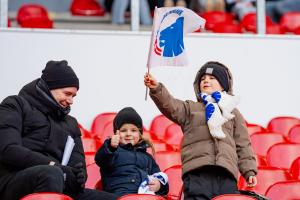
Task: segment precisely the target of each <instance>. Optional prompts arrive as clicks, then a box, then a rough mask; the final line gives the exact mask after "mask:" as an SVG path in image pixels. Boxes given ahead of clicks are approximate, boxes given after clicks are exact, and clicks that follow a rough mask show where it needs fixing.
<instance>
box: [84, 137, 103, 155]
mask: <svg viewBox="0 0 300 200" xmlns="http://www.w3.org/2000/svg"><path fill="white" fill-rule="evenodd" d="M81 140H82V145H83V149H84V152H96V151H97V150H98V149H99V147H100V146H101V145H102V142H101V140H99V139H93V138H82V139H81Z"/></svg>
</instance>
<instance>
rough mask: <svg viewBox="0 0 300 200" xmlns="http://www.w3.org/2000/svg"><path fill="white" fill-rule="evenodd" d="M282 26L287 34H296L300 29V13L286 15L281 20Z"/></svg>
mask: <svg viewBox="0 0 300 200" xmlns="http://www.w3.org/2000/svg"><path fill="white" fill-rule="evenodd" d="M280 26H281V27H282V28H283V29H284V30H285V31H286V32H294V31H295V30H296V29H297V28H298V27H300V12H288V13H284V14H283V15H282V17H281V18H280Z"/></svg>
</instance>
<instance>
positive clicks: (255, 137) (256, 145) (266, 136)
mask: <svg viewBox="0 0 300 200" xmlns="http://www.w3.org/2000/svg"><path fill="white" fill-rule="evenodd" d="M250 139H251V144H252V148H253V151H254V153H255V154H257V155H260V156H266V155H267V151H268V149H269V148H270V147H271V146H273V145H274V144H276V143H282V142H284V141H285V140H284V137H283V136H282V135H281V134H279V133H273V132H257V133H254V134H252V135H251V136H250Z"/></svg>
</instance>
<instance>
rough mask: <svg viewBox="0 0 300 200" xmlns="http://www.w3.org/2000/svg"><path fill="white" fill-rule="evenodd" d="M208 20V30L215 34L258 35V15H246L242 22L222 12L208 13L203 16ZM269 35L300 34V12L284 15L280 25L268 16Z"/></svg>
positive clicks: (267, 28)
mask: <svg viewBox="0 0 300 200" xmlns="http://www.w3.org/2000/svg"><path fill="white" fill-rule="evenodd" d="M202 17H203V18H205V19H206V25H205V27H206V29H207V30H210V31H212V32H215V33H243V32H251V33H256V32H257V27H256V13H248V14H246V15H245V16H244V17H243V18H242V20H241V22H240V23H239V22H237V21H236V20H234V16H233V15H232V14H230V13H226V12H221V11H212V12H207V13H204V14H203V15H202ZM265 20H266V33H267V34H284V33H294V34H299V33H300V12H288V13H285V14H283V16H282V17H281V20H280V23H279V24H277V23H274V22H273V21H272V19H271V18H270V17H269V16H266V19H265Z"/></svg>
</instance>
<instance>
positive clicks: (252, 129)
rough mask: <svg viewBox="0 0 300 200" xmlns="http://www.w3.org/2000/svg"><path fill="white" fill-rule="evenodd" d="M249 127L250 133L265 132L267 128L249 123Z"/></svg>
mask: <svg viewBox="0 0 300 200" xmlns="http://www.w3.org/2000/svg"><path fill="white" fill-rule="evenodd" d="M247 129H248V133H249V135H252V134H253V133H256V132H265V131H266V129H265V128H264V127H262V126H260V125H258V124H247Z"/></svg>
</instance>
